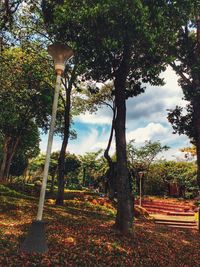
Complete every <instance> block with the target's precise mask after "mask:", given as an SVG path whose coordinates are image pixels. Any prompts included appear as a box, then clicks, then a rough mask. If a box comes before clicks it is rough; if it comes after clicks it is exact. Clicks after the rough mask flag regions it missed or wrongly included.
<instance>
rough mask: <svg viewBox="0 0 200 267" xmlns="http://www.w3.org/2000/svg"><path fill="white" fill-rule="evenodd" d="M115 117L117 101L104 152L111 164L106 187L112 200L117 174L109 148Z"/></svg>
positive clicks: (109, 164)
mask: <svg viewBox="0 0 200 267" xmlns="http://www.w3.org/2000/svg"><path fill="white" fill-rule="evenodd" d="M115 117H116V105H115V102H114V104H113V118H112V125H111V130H110V137H109V140H108V145H107V148H106V149H105V152H104V157H105V159H106V160H107V162H108V166H109V170H108V172H107V179H108V181H107V185H108V188H105V191H106V192H107V191H108V196H109V198H110V199H111V200H112V199H113V198H114V195H115V189H116V188H115V186H114V184H116V183H114V180H115V179H116V177H114V176H115V166H114V165H115V164H114V162H113V161H112V159H111V157H110V156H109V150H110V146H111V143H112V139H113V133H114V125H115Z"/></svg>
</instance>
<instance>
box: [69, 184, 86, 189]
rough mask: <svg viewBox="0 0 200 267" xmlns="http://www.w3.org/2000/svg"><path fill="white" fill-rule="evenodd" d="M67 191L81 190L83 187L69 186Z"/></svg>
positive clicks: (78, 185) (77, 185)
mask: <svg viewBox="0 0 200 267" xmlns="http://www.w3.org/2000/svg"><path fill="white" fill-rule="evenodd" d="M67 189H69V190H82V189H83V187H82V185H80V184H70V185H68V186H67Z"/></svg>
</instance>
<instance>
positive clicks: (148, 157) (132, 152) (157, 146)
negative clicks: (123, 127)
mask: <svg viewBox="0 0 200 267" xmlns="http://www.w3.org/2000/svg"><path fill="white" fill-rule="evenodd" d="M168 149H169V147H168V146H163V145H161V143H160V142H159V141H154V142H152V141H151V140H150V141H146V142H145V143H144V145H143V146H141V147H136V145H135V144H134V140H131V141H130V142H129V143H128V144H127V155H128V165H129V170H130V173H131V176H132V179H133V178H136V182H137V186H138V188H139V181H140V177H139V172H141V171H142V172H144V174H145V177H146V179H147V178H148V172H149V168H150V166H151V164H152V163H153V162H154V160H155V158H156V157H157V156H158V154H159V153H161V152H163V151H166V150H168ZM143 177H144V176H143ZM142 188H144V179H143V186H142Z"/></svg>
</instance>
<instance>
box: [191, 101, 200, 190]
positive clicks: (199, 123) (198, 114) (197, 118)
mask: <svg viewBox="0 0 200 267" xmlns="http://www.w3.org/2000/svg"><path fill="white" fill-rule="evenodd" d="M192 103H193V112H194V129H195V136H196V138H195V139H196V140H195V141H196V149H197V185H198V187H199V189H200V101H196V100H194V101H193V102H192Z"/></svg>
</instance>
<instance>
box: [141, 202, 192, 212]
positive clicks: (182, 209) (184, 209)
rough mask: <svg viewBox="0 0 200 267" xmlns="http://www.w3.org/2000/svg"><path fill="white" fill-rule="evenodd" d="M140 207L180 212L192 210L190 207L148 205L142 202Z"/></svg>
mask: <svg viewBox="0 0 200 267" xmlns="http://www.w3.org/2000/svg"><path fill="white" fill-rule="evenodd" d="M142 207H144V208H146V209H148V208H150V209H157V210H159V209H160V210H168V211H177V212H179V211H181V212H185V211H192V210H191V209H186V208H179V207H166V206H162V207H161V206H156V205H150V204H143V205H142Z"/></svg>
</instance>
